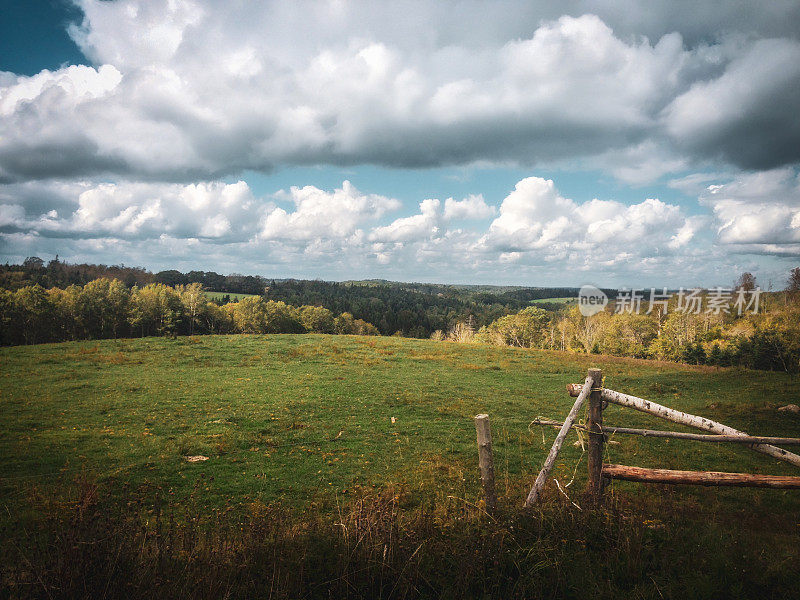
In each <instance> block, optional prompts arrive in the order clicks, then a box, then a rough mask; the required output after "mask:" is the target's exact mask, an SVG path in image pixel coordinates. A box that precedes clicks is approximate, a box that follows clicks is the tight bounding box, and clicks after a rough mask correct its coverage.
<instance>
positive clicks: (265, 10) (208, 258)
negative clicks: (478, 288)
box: [0, 0, 800, 289]
mask: <svg viewBox="0 0 800 600" xmlns="http://www.w3.org/2000/svg"><path fill="white" fill-rule="evenodd" d="M798 109H800V2H798V1H794V2H788V1H782V0H774V1H771V2H768V3H756V2H721V1H713V2H712V1H705V2H704V1H692V2H688V1H685V2H684V1H675V0H651V1H648V2H634V1H631V0H616V1H613V2H612V1H609V0H605V1H603V0H595V1H591V2H588V1H577V0H567V1H565V2H558V3H554V2H537V1H526V2H508V1H502V0H498V1H496V2H492V3H483V2H474V1H447V0H442V1H438V2H418V1H404V0H394V1H392V2H376V1H365V2H360V1H358V2H357V1H352V2H351V1H345V0H336V1H327V2H326V1H319V2H303V1H298V2H281V1H276V2H263V3H252V2H247V1H245V0H204V1H200V0H197V1H192V0H181V1H178V0H74V1H71V0H27V1H25V2H21V1H19V2H9V1H8V0H0V261H3V262H20V261H21V260H23V259H24V258H25V257H27V256H39V257H41V258H43V259H44V260H50V259H52V258H53V257H54V256H56V255H58V256H59V258H60V259H62V260H66V261H69V262H94V263H107V264H126V265H131V266H142V267H145V268H148V269H151V270H154V271H158V270H161V269H170V268H176V269H179V270H182V271H188V270H195V269H198V270H214V271H218V272H221V273H232V272H237V273H245V274H257V275H264V276H266V277H298V278H319V279H326V280H345V279H366V278H383V279H391V280H397V281H426V282H439V283H468V284H498V285H509V284H510V285H532V286H576V287H577V286H581V285H583V284H585V283H592V284H595V285H598V286H601V287H652V286H654V287H662V286H664V287H670V288H677V287H681V286H684V287H692V286H708V287H710V286H717V285H721V286H730V285H731V284H732V283H733V281H734V280H735V279H736V277H737V276H738V275H739V274H740V273H742V272H743V271H750V272H752V273H754V274H755V275H756V276H757V278H758V281H759V283H760V284H761V285H762V287H764V288H768V287H770V286H772V287H773V288H775V289H781V288H783V287H784V285H785V281H786V279H787V277H788V273H789V270H790V269H791V268H793V267H795V266H798V265H800V118H798V115H799V114H800V110H798Z"/></svg>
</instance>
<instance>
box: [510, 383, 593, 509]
mask: <svg viewBox="0 0 800 600" xmlns="http://www.w3.org/2000/svg"><path fill="white" fill-rule="evenodd" d="M591 391H592V380H591V379H590V378H588V377H587V378H586V382H585V383H584V384H583V389H581V392H580V394H578V398H577V400H575V404H573V405H572V410H570V411H569V414H568V415H567V418H566V419H565V420H564V425H562V426H561V430H560V431H559V432H558V435H557V436H556V441H554V442H553V447H552V448H550V453H549V454H548V455H547V459H546V460H545V461H544V466H542V470H541V471H539V475H537V476H536V481H535V482H534V483H533V487H532V488H531V491H530V492H529V493H528V498H527V499H526V500H525V507H526V508H530V507H531V506H533V505H534V504H536V500H537V499H538V498H539V494H541V493H542V490H543V489H544V483H545V481H547V476H548V475H550V471H551V470H552V468H553V465H554V464H555V462H556V458H557V457H558V453H559V451H560V450H561V445H562V444H563V443H564V438H566V437H567V434H568V433H569V430H570V428H572V425H573V423H575V418H576V417H577V416H578V411H579V410H580V409H581V407H582V406H583V403H584V401H585V400H586V398H588V397H589V394H590V393H591Z"/></svg>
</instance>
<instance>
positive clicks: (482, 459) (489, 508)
mask: <svg viewBox="0 0 800 600" xmlns="http://www.w3.org/2000/svg"><path fill="white" fill-rule="evenodd" d="M475 431H476V432H477V434H478V464H479V465H480V467H481V483H482V484H483V495H484V498H485V499H486V512H488V513H489V514H492V513H493V512H494V511H495V509H496V508H497V495H496V494H495V489H494V458H493V457H492V432H491V430H490V429H489V415H477V416H476V417H475Z"/></svg>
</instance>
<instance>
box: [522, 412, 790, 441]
mask: <svg viewBox="0 0 800 600" xmlns="http://www.w3.org/2000/svg"><path fill="white" fill-rule="evenodd" d="M532 424H533V425H542V426H551V427H561V426H562V425H563V424H564V423H562V422H561V421H551V420H550V419H535V420H534V421H533V422H532ZM572 428H573V429H580V430H582V431H587V428H586V427H581V426H580V425H573V426H572ZM603 433H604V434H605V437H606V439H608V438H609V437H610V436H611V435H612V434H615V433H621V434H624V435H641V436H643V437H657V438H677V439H679V440H692V441H697V442H717V443H721V442H728V443H732V444H784V445H787V446H800V438H783V437H765V436H756V435H713V434H704V433H684V432H682V431H662V430H660V429H636V428H633V427H614V426H611V425H603Z"/></svg>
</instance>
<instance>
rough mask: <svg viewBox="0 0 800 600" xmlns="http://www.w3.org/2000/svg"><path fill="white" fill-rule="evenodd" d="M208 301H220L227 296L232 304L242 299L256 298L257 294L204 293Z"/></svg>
mask: <svg viewBox="0 0 800 600" xmlns="http://www.w3.org/2000/svg"><path fill="white" fill-rule="evenodd" d="M206 296H208V299H209V300H220V299H222V298H224V297H225V296H228V297H229V298H230V299H231V301H232V302H238V301H239V300H241V299H242V298H257V297H258V294H238V293H236V292H206Z"/></svg>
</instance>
